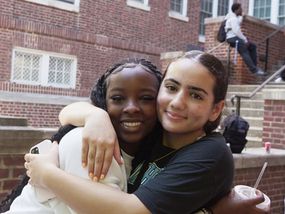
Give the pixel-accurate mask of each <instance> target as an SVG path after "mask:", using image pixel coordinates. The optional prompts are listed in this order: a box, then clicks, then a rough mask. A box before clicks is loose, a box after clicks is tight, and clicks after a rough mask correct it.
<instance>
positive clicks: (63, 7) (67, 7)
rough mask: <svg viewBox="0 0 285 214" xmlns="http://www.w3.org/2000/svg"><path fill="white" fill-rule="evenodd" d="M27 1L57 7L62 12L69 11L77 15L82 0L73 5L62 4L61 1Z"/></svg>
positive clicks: (75, 0)
mask: <svg viewBox="0 0 285 214" xmlns="http://www.w3.org/2000/svg"><path fill="white" fill-rule="evenodd" d="M25 1H28V2H33V3H36V4H42V5H46V6H49V7H55V8H59V9H61V10H67V11H71V12H76V13H78V12H79V5H80V0H74V3H73V4H70V3H67V2H62V1H60V0H25Z"/></svg>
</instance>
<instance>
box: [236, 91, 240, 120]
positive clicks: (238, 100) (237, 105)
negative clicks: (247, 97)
mask: <svg viewBox="0 0 285 214" xmlns="http://www.w3.org/2000/svg"><path fill="white" fill-rule="evenodd" d="M236 99H237V104H236V114H237V115H238V116H240V99H241V97H239V96H236Z"/></svg>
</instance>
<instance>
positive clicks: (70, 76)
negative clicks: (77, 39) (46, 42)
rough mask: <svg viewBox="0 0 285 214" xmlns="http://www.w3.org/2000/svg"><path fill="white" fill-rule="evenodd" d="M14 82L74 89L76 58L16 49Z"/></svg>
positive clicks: (13, 66) (13, 68)
mask: <svg viewBox="0 0 285 214" xmlns="http://www.w3.org/2000/svg"><path fill="white" fill-rule="evenodd" d="M12 64H13V65H12V82H16V83H21V84H29V85H42V86H53V87H60V88H74V87H75V78H76V58H75V57H74V56H65V55H64V56H63V55H60V54H56V53H47V52H42V51H37V50H28V49H22V48H16V49H14V51H13V63H12Z"/></svg>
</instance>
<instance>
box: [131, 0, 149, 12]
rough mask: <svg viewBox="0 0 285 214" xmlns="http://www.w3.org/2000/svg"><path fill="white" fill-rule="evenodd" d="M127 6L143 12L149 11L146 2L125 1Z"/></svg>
mask: <svg viewBox="0 0 285 214" xmlns="http://www.w3.org/2000/svg"><path fill="white" fill-rule="evenodd" d="M127 5H128V6H130V7H134V8H138V9H141V10H145V11H150V7H149V5H148V0H127Z"/></svg>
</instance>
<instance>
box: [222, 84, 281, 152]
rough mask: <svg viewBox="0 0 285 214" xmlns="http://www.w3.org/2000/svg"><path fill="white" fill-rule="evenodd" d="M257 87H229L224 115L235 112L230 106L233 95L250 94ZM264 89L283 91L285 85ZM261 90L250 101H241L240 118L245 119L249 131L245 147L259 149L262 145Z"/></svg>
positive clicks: (233, 107)
mask: <svg viewBox="0 0 285 214" xmlns="http://www.w3.org/2000/svg"><path fill="white" fill-rule="evenodd" d="M257 86H258V85H230V86H229V88H228V93H227V99H226V109H225V111H224V115H225V116H226V115H229V114H230V113H232V112H234V111H235V110H236V107H235V106H232V104H231V101H230V99H231V97H232V96H233V95H235V94H243V95H248V94H250V93H251V92H252V91H253V90H254V89H255V88H256V87H257ZM266 88H279V89H280V88H283V89H285V84H284V83H283V84H282V83H281V84H275V83H272V84H269V85H267V86H266V87H265V89H266ZM262 91H263V90H261V91H260V92H258V93H257V94H256V95H255V96H253V97H252V99H249V100H248V99H242V100H241V109H240V116H242V117H243V118H244V119H246V120H247V121H248V122H249V124H250V127H249V131H248V134H247V140H248V143H247V144H246V147H261V146H263V143H262V129H263V111H264V100H263V93H262Z"/></svg>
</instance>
